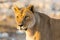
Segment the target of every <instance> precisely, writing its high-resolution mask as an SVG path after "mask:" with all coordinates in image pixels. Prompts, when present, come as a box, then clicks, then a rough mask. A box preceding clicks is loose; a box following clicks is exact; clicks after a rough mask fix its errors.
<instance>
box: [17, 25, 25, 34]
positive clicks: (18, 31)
mask: <svg viewBox="0 0 60 40" xmlns="http://www.w3.org/2000/svg"><path fill="white" fill-rule="evenodd" d="M17 29H18V30H17V31H16V33H24V32H25V31H24V30H20V26H17Z"/></svg>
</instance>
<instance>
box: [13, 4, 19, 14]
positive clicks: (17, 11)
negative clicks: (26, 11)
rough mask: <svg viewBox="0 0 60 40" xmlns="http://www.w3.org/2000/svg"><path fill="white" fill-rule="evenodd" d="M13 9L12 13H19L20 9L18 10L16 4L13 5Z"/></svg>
mask: <svg viewBox="0 0 60 40" xmlns="http://www.w3.org/2000/svg"><path fill="white" fill-rule="evenodd" d="M13 11H14V13H16V14H17V13H20V10H19V8H18V7H17V6H16V5H14V6H13Z"/></svg>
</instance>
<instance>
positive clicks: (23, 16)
mask: <svg viewBox="0 0 60 40" xmlns="http://www.w3.org/2000/svg"><path fill="white" fill-rule="evenodd" d="M31 9H32V6H31V5H30V6H28V7H25V8H21V9H19V8H18V7H17V6H14V7H13V10H14V13H15V19H16V23H17V28H18V29H19V30H27V29H29V28H32V27H33V25H34V24H35V16H34V13H33V12H32V10H31Z"/></svg>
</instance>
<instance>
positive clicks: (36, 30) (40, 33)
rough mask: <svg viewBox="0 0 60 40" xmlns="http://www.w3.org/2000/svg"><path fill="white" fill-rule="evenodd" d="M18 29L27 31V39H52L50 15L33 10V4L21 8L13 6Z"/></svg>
mask: <svg viewBox="0 0 60 40" xmlns="http://www.w3.org/2000/svg"><path fill="white" fill-rule="evenodd" d="M13 10H14V13H15V19H16V23H17V29H19V30H24V31H25V32H26V40H50V39H49V32H50V30H49V25H50V23H49V22H50V21H49V20H50V17H48V16H47V15H45V14H43V13H38V12H34V11H33V5H29V6H27V7H24V8H21V9H19V8H18V7H17V6H13Z"/></svg>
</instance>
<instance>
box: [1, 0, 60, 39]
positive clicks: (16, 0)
mask: <svg viewBox="0 0 60 40" xmlns="http://www.w3.org/2000/svg"><path fill="white" fill-rule="evenodd" d="M29 4H32V5H34V7H35V11H38V12H41V13H45V14H46V15H48V16H50V17H52V18H56V19H60V0H0V40H25V33H20V32H17V31H16V28H15V27H16V22H15V17H14V12H13V10H12V6H13V5H17V6H18V7H19V8H21V7H25V6H26V5H29Z"/></svg>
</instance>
